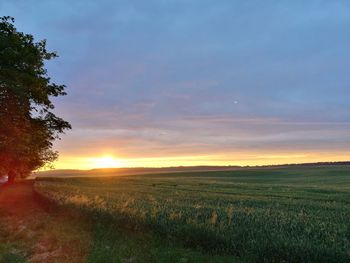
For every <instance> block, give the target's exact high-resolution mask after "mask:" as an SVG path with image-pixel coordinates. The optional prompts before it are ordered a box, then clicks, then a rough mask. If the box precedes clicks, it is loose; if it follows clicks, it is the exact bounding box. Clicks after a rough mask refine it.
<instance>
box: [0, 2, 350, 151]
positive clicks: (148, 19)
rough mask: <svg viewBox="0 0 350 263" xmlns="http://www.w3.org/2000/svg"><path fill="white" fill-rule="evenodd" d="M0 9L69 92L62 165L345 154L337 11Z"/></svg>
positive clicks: (343, 62)
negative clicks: (41, 48)
mask: <svg viewBox="0 0 350 263" xmlns="http://www.w3.org/2000/svg"><path fill="white" fill-rule="evenodd" d="M0 8H1V11H2V13H4V14H8V15H13V16H15V17H16V19H17V22H16V24H17V26H18V28H19V29H20V30H23V31H25V32H31V33H33V34H34V35H35V37H36V38H37V39H42V38H47V39H48V44H49V48H50V49H53V50H57V51H58V53H59V54H60V55H61V57H60V58H59V59H58V60H56V61H52V62H50V63H48V64H47V66H48V69H49V72H50V75H52V76H53V79H54V80H55V81H56V82H58V83H65V84H66V85H67V87H68V88H67V91H68V93H69V95H68V96H67V97H65V98H61V99H58V100H55V103H56V105H57V108H56V110H57V113H58V114H59V115H61V116H63V117H64V118H66V119H67V120H69V121H70V122H71V123H72V125H73V128H74V129H73V131H71V132H69V133H68V134H67V136H65V137H64V139H63V140H62V141H60V142H58V143H57V144H56V145H57V147H58V149H59V150H60V151H61V153H62V154H65V155H67V154H68V155H69V154H73V153H74V154H82V155H88V154H89V153H91V152H103V151H106V150H109V151H115V152H116V153H118V154H119V155H121V156H125V157H126V158H127V157H128V156H129V157H142V156H168V155H169V156H177V155H178V156H181V155H187V156H189V155H203V154H204V155H205V154H208V153H216V154H223V153H225V152H226V153H233V152H238V151H242V152H249V151H250V152H255V151H271V152H276V151H280V152H288V151H291V152H295V151H299V152H303V151H305V152H310V151H311V152H312V151H314V152H318V153H320V152H328V151H329V152H331V151H335V150H337V149H338V150H339V151H342V152H343V153H349V151H348V150H347V149H349V144H350V137H349V136H348V130H349V123H350V101H349V100H348V98H349V96H350V89H349V83H350V76H349V74H348V68H349V61H350V52H349V51H348V46H349V42H350V26H349V25H350V4H349V2H348V1H321V2H317V3H316V2H312V1H310V2H305V1H293V2H283V3H282V2H278V3H277V2H276V1H229V0H227V1H211V0H205V1H161V0H151V1H144V2H141V1H122V0H120V1H111V0H105V1H99V2H98V3H97V2H96V1H74V2H71V1H45V2H42V3H39V2H37V1H34V0H33V1H9V0H5V1H2V2H1V4H0ZM235 102H238V103H235ZM269 155H270V156H274V154H273V153H271V154H269ZM284 155H286V154H284ZM292 155H293V154H292ZM296 155H298V154H296ZM244 158H245V157H244Z"/></svg>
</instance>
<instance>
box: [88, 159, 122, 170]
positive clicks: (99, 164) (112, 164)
mask: <svg viewBox="0 0 350 263" xmlns="http://www.w3.org/2000/svg"><path fill="white" fill-rule="evenodd" d="M120 165H121V163H120V161H119V160H117V159H115V158H114V157H112V156H104V157H99V158H93V159H91V166H92V167H93V168H117V167H120Z"/></svg>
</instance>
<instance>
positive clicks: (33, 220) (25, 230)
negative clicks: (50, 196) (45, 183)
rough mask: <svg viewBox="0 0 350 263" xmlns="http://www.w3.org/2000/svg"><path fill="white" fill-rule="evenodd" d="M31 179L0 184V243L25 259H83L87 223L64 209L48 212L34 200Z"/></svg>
mask: <svg viewBox="0 0 350 263" xmlns="http://www.w3.org/2000/svg"><path fill="white" fill-rule="evenodd" d="M32 186H33V182H21V183H16V184H14V185H11V186H0V245H2V247H9V248H10V247H11V250H13V251H9V253H17V254H18V253H19V254H21V255H23V256H25V258H27V259H28V261H29V262H33V263H34V262H48V263H50V262H60V263H65V262H69V263H75V262H77V263H78V262H85V260H86V255H87V253H88V250H89V247H90V231H89V224H88V223H87V222H85V221H86V220H84V219H82V218H79V216H77V215H72V214H71V213H67V212H65V211H54V212H48V211H46V210H45V209H44V208H43V207H42V206H40V205H39V204H37V202H35V201H34V199H33V196H32Z"/></svg>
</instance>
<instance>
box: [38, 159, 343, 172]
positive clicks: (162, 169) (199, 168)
mask: <svg viewBox="0 0 350 263" xmlns="http://www.w3.org/2000/svg"><path fill="white" fill-rule="evenodd" d="M344 165H350V161H342V162H317V163H301V164H298V163H293V164H278V165H261V166H237V165H236V166H233V165H228V166H209V165H208V166H206V165H202V166H176V167H160V168H148V167H135V168H105V169H92V170H73V169H72V170H69V169H68V170H50V171H43V172H37V173H35V174H34V176H109V175H111V176H118V175H136V174H152V173H181V172H207V171H234V170H245V169H269V168H283V167H286V168H288V167H313V166H314V167H317V166H344Z"/></svg>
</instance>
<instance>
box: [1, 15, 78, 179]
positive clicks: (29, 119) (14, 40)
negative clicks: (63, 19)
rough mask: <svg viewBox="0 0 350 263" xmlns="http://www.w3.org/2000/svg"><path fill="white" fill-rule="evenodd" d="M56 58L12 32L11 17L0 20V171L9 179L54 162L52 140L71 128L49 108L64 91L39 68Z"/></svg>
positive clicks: (41, 43)
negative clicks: (53, 100) (54, 99)
mask: <svg viewBox="0 0 350 263" xmlns="http://www.w3.org/2000/svg"><path fill="white" fill-rule="evenodd" d="M56 57H57V54H56V53H55V52H49V51H47V50H46V41H45V40H42V41H39V42H35V41H34V38H33V36H32V35H29V34H24V33H22V32H18V31H17V29H16V28H15V26H14V19H13V18H12V17H8V16H5V17H2V18H0V175H1V174H3V175H4V174H7V175H8V177H9V182H13V181H14V179H15V177H18V176H20V177H26V176H28V175H29V174H30V172H31V171H33V170H36V169H38V168H40V167H42V166H44V165H45V164H48V163H51V162H52V161H54V160H55V159H56V158H57V157H58V153H57V152H56V151H54V150H53V149H52V146H53V141H54V140H56V139H60V138H59V135H60V134H61V133H64V131H65V130H66V129H71V126H70V124H69V123H68V122H67V121H65V120H63V119H62V118H59V117H57V116H56V115H55V114H54V113H53V112H52V110H53V109H54V105H53V103H52V101H51V98H52V97H58V96H63V95H66V93H65V91H64V89H65V86H64V85H57V84H55V83H52V82H51V80H50V77H49V76H48V74H47V70H46V69H45V67H44V66H45V65H44V62H45V61H46V60H50V59H53V58H56Z"/></svg>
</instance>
